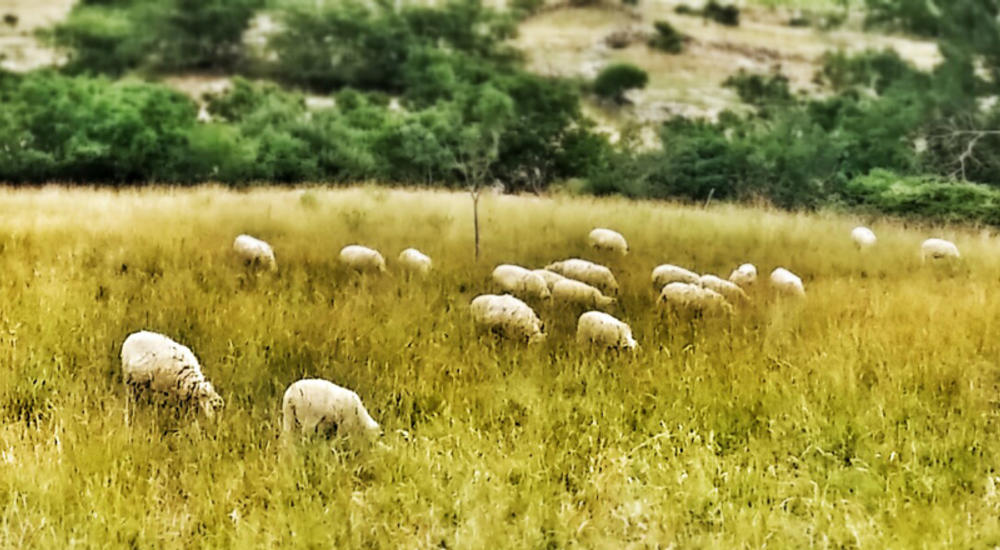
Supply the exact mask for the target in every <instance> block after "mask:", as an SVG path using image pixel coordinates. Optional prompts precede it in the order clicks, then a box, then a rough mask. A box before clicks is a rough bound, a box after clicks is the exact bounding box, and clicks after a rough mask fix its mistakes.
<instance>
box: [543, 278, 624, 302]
mask: <svg viewBox="0 0 1000 550" xmlns="http://www.w3.org/2000/svg"><path fill="white" fill-rule="evenodd" d="M552 299H553V300H555V301H557V302H562V303H568V304H576V305H580V306H584V307H589V308H606V307H608V306H610V305H611V304H614V303H615V299H614V298H611V297H608V296H605V295H604V294H602V293H601V291H600V289H598V288H596V287H592V286H590V285H588V284H587V283H584V282H580V281H577V280H574V279H565V280H562V281H559V282H558V283H556V284H555V285H553V286H552Z"/></svg>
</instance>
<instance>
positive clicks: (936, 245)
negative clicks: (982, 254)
mask: <svg viewBox="0 0 1000 550" xmlns="http://www.w3.org/2000/svg"><path fill="white" fill-rule="evenodd" d="M961 257H962V255H961V254H959V253H958V247H957V246H955V243H953V242H951V241H946V240H944V239H927V240H926V241H924V242H923V244H921V245H920V261H922V262H923V261H927V258H931V259H932V260H939V259H942V258H946V259H958V258H961Z"/></svg>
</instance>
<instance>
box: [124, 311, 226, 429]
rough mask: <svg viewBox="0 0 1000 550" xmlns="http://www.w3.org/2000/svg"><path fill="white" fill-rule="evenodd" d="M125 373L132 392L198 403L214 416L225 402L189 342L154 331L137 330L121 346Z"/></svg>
mask: <svg viewBox="0 0 1000 550" xmlns="http://www.w3.org/2000/svg"><path fill="white" fill-rule="evenodd" d="M121 360H122V375H123V378H124V380H125V384H126V385H127V387H128V388H129V391H130V393H132V394H133V396H134V395H135V393H136V392H138V391H145V390H149V391H153V392H156V393H157V394H158V395H160V396H162V397H166V398H167V399H168V400H170V401H176V402H180V403H195V404H197V405H198V406H199V407H201V410H202V411H203V412H204V413H205V416H207V417H209V418H212V417H213V416H215V411H217V410H219V409H221V408H222V407H223V406H224V405H225V402H224V401H223V400H222V398H221V397H219V394H218V393H216V392H215V388H214V387H212V383H211V382H209V381H208V380H206V379H205V375H204V374H202V372H201V365H199V364H198V358H197V357H195V355H194V353H192V352H191V350H190V349H188V348H187V346H183V345H181V344H178V343H177V342H175V341H173V340H171V339H170V338H168V337H166V336H164V335H162V334H157V333H155V332H149V331H145V330H143V331H140V332H134V333H132V334H130V335H128V337H127V338H125V342H123V343H122V350H121Z"/></svg>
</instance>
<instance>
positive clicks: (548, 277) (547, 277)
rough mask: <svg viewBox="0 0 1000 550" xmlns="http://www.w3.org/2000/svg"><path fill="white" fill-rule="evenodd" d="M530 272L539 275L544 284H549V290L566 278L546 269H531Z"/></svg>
mask: <svg viewBox="0 0 1000 550" xmlns="http://www.w3.org/2000/svg"><path fill="white" fill-rule="evenodd" d="M531 272H532V273H534V274H535V275H538V276H539V277H541V278H542V279H543V280H544V281H545V284H547V285H548V286H549V290H550V291H551V290H552V287H553V286H555V284H556V283H558V282H559V281H565V280H566V277H563V276H562V275H560V274H558V273H556V272H554V271H549V270H548V269H532V270H531Z"/></svg>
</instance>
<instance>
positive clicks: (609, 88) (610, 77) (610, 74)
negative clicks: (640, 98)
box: [593, 63, 649, 103]
mask: <svg viewBox="0 0 1000 550" xmlns="http://www.w3.org/2000/svg"><path fill="white" fill-rule="evenodd" d="M647 82H649V76H648V75H647V74H646V71H644V70H642V69H640V68H639V67H636V66H635V65H630V64H628V63H618V64H615V65H609V66H607V67H605V68H604V69H603V70H602V71H601V72H600V73H599V74H598V75H597V78H595V79H594V87H593V89H594V93H596V94H597V95H598V96H600V97H602V98H604V99H610V100H612V101H614V102H616V103H624V102H625V92H627V91H628V90H632V89H636V88H645V87H646V83H647Z"/></svg>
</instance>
